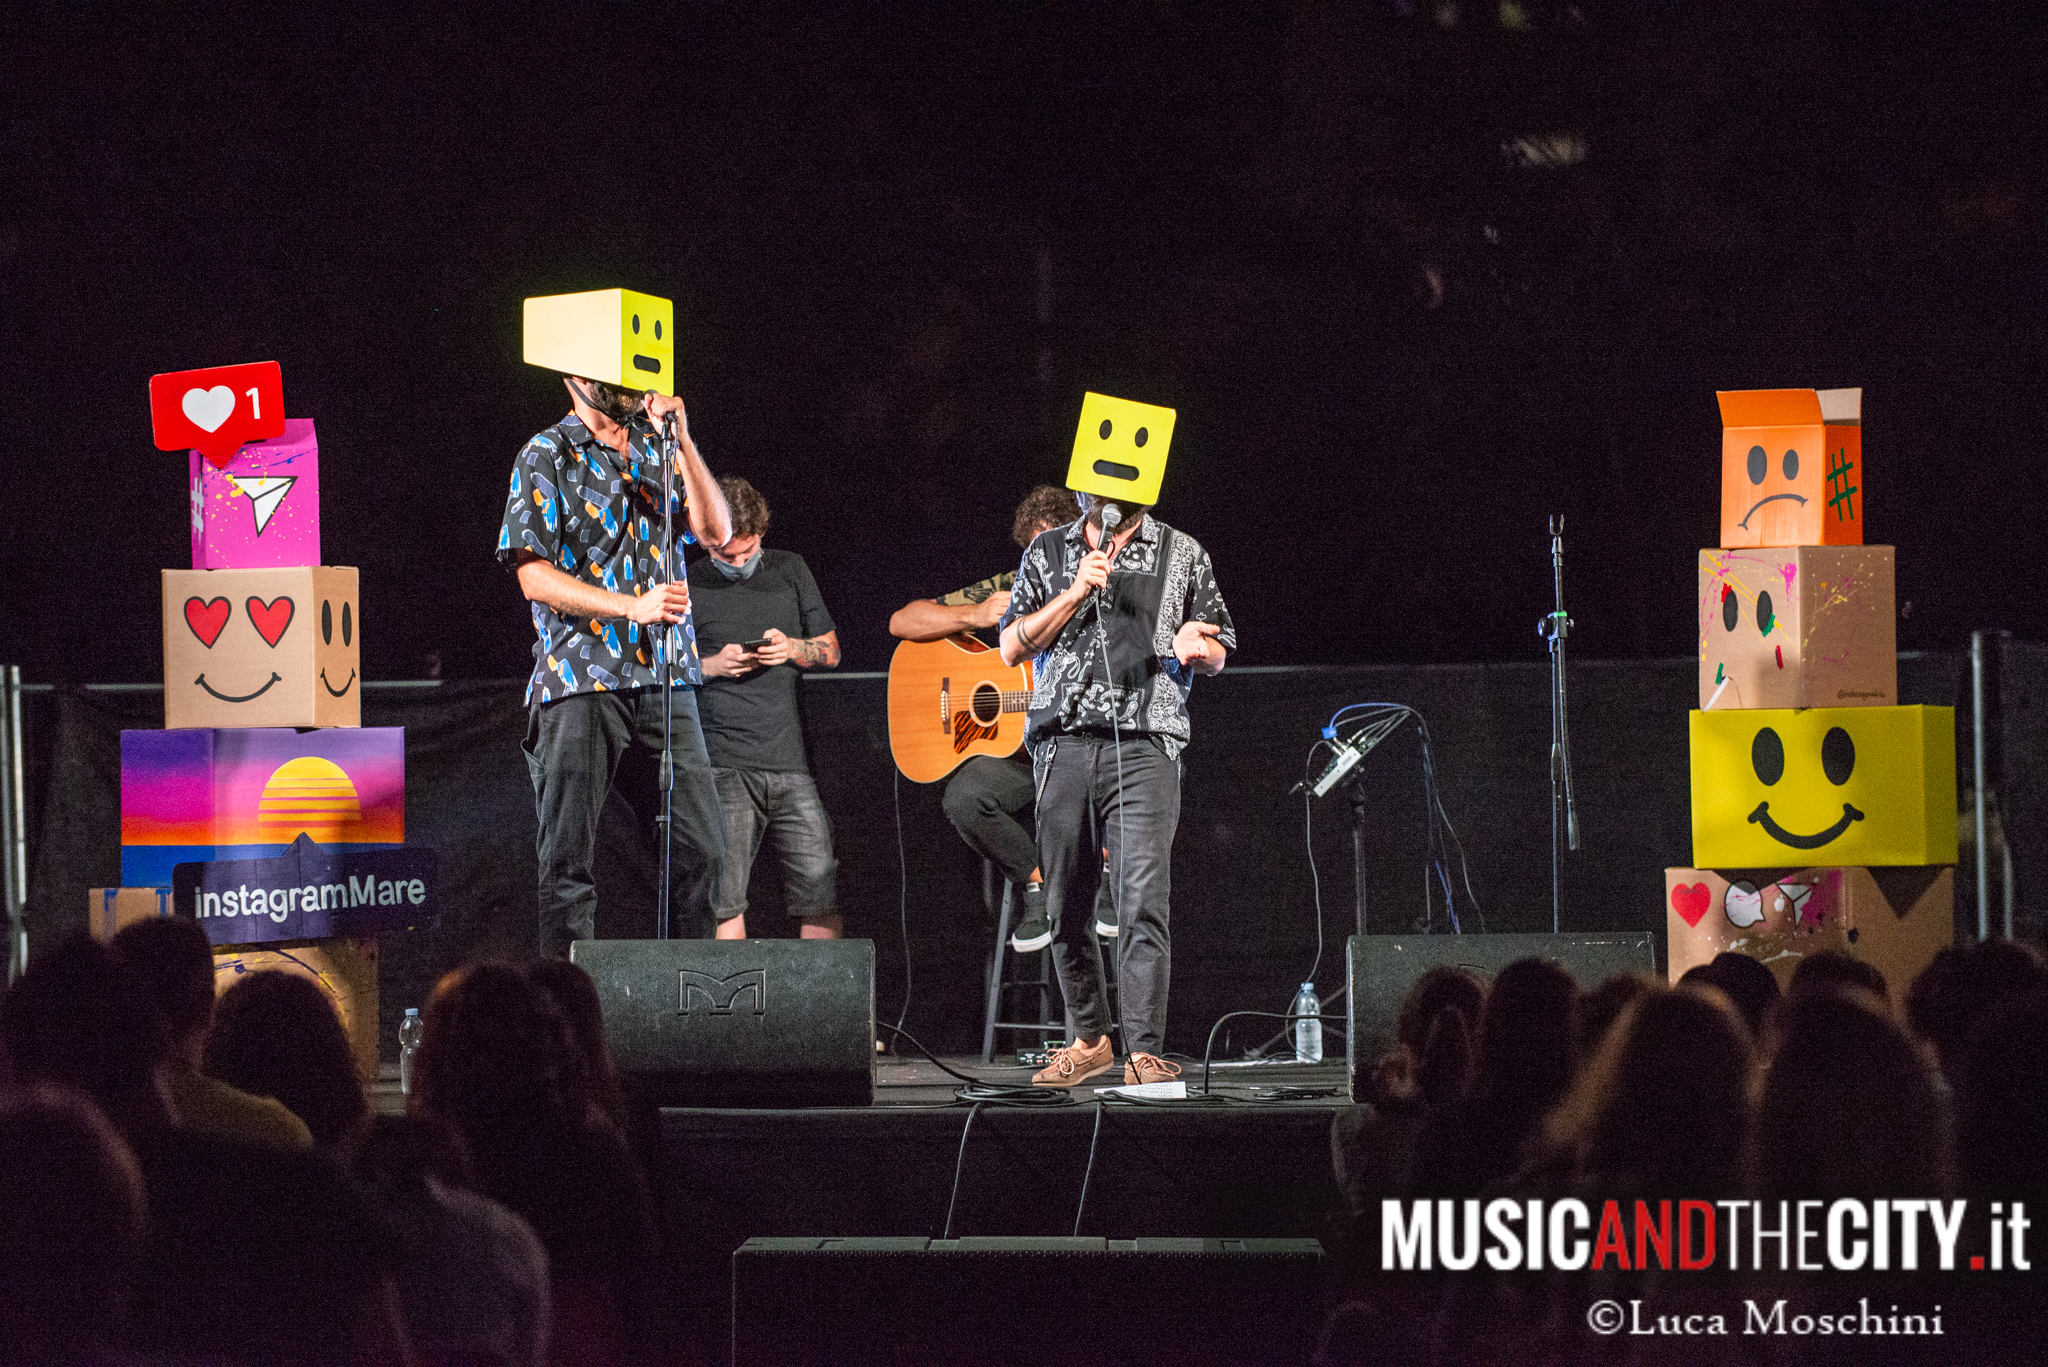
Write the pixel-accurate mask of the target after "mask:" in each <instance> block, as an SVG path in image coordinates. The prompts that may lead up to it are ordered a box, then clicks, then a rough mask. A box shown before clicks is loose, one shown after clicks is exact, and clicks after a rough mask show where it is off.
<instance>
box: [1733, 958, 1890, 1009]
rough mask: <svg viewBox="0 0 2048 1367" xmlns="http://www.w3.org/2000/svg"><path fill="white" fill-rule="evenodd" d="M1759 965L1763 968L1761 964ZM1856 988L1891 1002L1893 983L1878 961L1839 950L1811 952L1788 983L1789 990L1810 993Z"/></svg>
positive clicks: (1794, 971)
mask: <svg viewBox="0 0 2048 1367" xmlns="http://www.w3.org/2000/svg"><path fill="white" fill-rule="evenodd" d="M1758 967H1760V968H1761V967H1762V965H1761V964H1759V965H1758ZM1817 987H1821V988H1837V987H1854V988H1860V989H1861V990H1863V991H1865V992H1869V993H1871V994H1873V995H1874V996H1876V997H1877V999H1878V1000H1879V1001H1890V1000H1891V998H1890V997H1889V996H1888V995H1887V993H1888V992H1889V991H1890V986H1889V985H1888V984H1887V983H1886V982H1885V980H1884V974H1883V973H1881V972H1879V971H1878V969H1877V966H1876V965H1874V964H1867V963H1865V962H1863V961H1862V960H1861V959H1852V958H1850V957H1849V956H1848V955H1847V954H1844V953H1842V951H1840V950H1839V949H1826V950H1822V951H1821V952H1820V953H1818V954H1809V955H1807V956H1806V957H1805V958H1803V959H1801V960H1800V961H1799V964H1798V966H1797V967H1796V968H1794V969H1793V970H1792V981H1791V982H1790V983H1789V984H1787V987H1786V991H1787V992H1788V993H1797V992H1810V991H1812V990H1813V989H1815V988H1817Z"/></svg>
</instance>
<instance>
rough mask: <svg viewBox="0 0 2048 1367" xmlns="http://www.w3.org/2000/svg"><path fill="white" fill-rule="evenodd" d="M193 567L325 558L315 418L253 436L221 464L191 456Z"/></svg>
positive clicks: (285, 563)
mask: <svg viewBox="0 0 2048 1367" xmlns="http://www.w3.org/2000/svg"><path fill="white" fill-rule="evenodd" d="M190 461H191V465H190V489H191V495H192V568H193V569H195V570H254V569H265V568H271V567H278V566H299V565H317V564H319V563H320V442H319V439H318V438H317V437H316V436H315V435H314V432H313V420H312V419H311V418H293V419H291V420H290V421H288V422H286V423H285V428H284V432H283V434H282V435H280V436H278V437H276V438H274V439H272V440H268V441H252V442H250V443H249V444H248V445H246V446H243V447H241V448H240V449H238V450H237V451H236V452H235V453H234V455H233V456H232V457H231V458H230V459H229V460H228V461H227V462H226V463H225V464H219V463H216V462H214V461H212V460H209V459H207V457H206V456H205V455H204V454H202V453H201V452H200V451H198V450H197V449H195V450H193V451H192V453H191V456H190Z"/></svg>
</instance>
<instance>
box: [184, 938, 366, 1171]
mask: <svg viewBox="0 0 2048 1367" xmlns="http://www.w3.org/2000/svg"><path fill="white" fill-rule="evenodd" d="M206 1071H207V1072H208V1073H210V1074H211V1075H213V1076H214V1077H217V1078H219V1079H220V1080H221V1081H222V1082H225V1083H228V1084H229V1085H230V1086H234V1087H240V1088H241V1089H242V1090H243V1091H245V1092H253V1093H255V1094H256V1095H257V1096H274V1097H276V1098H277V1099H278V1100H279V1101H281V1102H283V1103H284V1104H285V1105H286V1106H287V1107H288V1108H290V1110H291V1112H292V1113H293V1114H294V1115H296V1116H298V1117H299V1119H301V1120H303V1121H305V1122H306V1128H307V1129H309V1130H311V1131H312V1132H313V1142H314V1143H315V1144H317V1145H319V1146H321V1147H322V1148H332V1147H333V1146H334V1145H336V1144H337V1143H339V1142H340V1141H341V1139H342V1138H343V1136H345V1135H346V1134H347V1133H348V1131H349V1129H350V1127H352V1126H354V1125H357V1124H360V1123H361V1122H362V1120H363V1118H364V1117H365V1116H367V1115H368V1114H369V1113H370V1107H369V1103H368V1101H367V1100H366V1099H365V1097H364V1096H363V1084H362V1079H361V1077H360V1076H359V1075H358V1074H357V1072H356V1059H355V1052H354V1050H352V1049H351V1048H350V1047H349V1042H348V1032H347V1030H346V1029H344V1028H343V1026H342V1023H341V1017H340V1015H339V1014H338V1013H336V1011H335V1009H334V1003H333V1002H332V1001H331V1000H329V998H328V996H327V991H326V989H324V988H323V987H321V986H320V984H319V983H317V982H315V981H314V980H313V979H311V978H308V977H304V976H302V975H300V974H297V973H285V972H280V971H275V970H273V971H268V972H261V973H250V974H247V975H245V976H244V977H242V978H240V979H237V980H236V982H235V983H234V985H233V986H231V987H229V988H228V990H227V991H226V992H224V993H222V994H221V999H220V1005H219V1006H218V1007H217V1008H216V1009H215V1012H214V1019H213V1033H212V1034H211V1035H209V1036H208V1037H207V1041H206Z"/></svg>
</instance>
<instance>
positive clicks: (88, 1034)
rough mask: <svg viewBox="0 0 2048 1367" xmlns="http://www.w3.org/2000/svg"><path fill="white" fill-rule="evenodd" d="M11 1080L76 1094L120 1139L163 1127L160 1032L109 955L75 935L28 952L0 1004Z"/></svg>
mask: <svg viewBox="0 0 2048 1367" xmlns="http://www.w3.org/2000/svg"><path fill="white" fill-rule="evenodd" d="M0 1047H4V1048H5V1049H6V1051H7V1058H8V1062H9V1063H10V1064H11V1065H12V1066H13V1070H14V1075H15V1079H16V1080H17V1081H18V1082H21V1083H23V1084H30V1083H37V1082H44V1083H54V1084H56V1085H58V1086H63V1087H69V1088H71V1089H72V1090H74V1091H77V1092H81V1093H83V1094H84V1095H85V1096H87V1097H88V1098H90V1099H91V1100H92V1102H93V1103H94V1104H95V1105H97V1106H98V1107H99V1108H100V1110H101V1111H102V1112H103V1113H104V1114H105V1115H106V1117H107V1119H109V1120H111V1121H113V1122H114V1125H115V1126H116V1127H117V1128H118V1129H120V1130H121V1131H122V1132H123V1134H124V1136H126V1137H128V1138H131V1139H132V1138H134V1137H135V1135H136V1134H137V1133H139V1132H141V1131H144V1130H154V1129H161V1128H164V1127H167V1126H169V1125H170V1124H171V1123H172V1121H171V1105H170V1099H169V1097H168V1095H167V1094H166V1093H165V1091H164V1088H163V1083H162V1079H161V1077H160V1075H159V1073H158V1070H157V1062H158V1060H159V1059H160V1058H161V1057H162V1056H163V1048H164V1043H163V1030H162V1027H161V1026H160V1025H159V1024H158V1023H157V1019H156V1015H155V1012H154V1011H153V1010H152V1009H151V1008H150V1006H149V1004H148V1002H147V1000H146V999H145V998H144V996H143V994H142V993H141V991H140V990H138V989H137V988H136V987H135V986H134V985H133V984H131V983H130V982H129V981H128V980H127V977H126V974H125V973H124V971H123V970H122V969H121V967H120V965H119V964H118V963H117V962H116V961H115V958H114V954H113V951H112V950H110V949H108V948H107V946H105V945H103V944H100V943H98V942H97V941H95V940H93V939H91V938H90V937H89V936H87V935H85V934H84V933H83V932H81V933H79V934H77V935H74V936H72V937H70V938H69V939H65V940H61V941H59V942H58V943H56V944H54V945H52V946H50V947H49V948H48V949H45V950H42V951H41V952H40V953H37V954H35V955H33V956H32V957H31V958H30V959H29V963H28V968H27V970H26V971H25V972H24V973H23V974H22V975H21V976H20V977H19V978H17V979H15V982H14V986H13V987H11V988H9V989H8V991H7V998H6V1001H5V1002H4V1003H0Z"/></svg>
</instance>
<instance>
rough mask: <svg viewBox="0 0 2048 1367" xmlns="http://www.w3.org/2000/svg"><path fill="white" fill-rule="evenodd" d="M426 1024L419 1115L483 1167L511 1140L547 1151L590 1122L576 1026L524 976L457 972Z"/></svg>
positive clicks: (496, 967)
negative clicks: (458, 1139)
mask: <svg viewBox="0 0 2048 1367" xmlns="http://www.w3.org/2000/svg"><path fill="white" fill-rule="evenodd" d="M422 1020H423V1021H424V1028H423V1030H422V1031H421V1037H420V1047H419V1053H418V1054H417V1055H416V1056H415V1057H414V1059H413V1091H412V1109H414V1110H416V1111H420V1112H424V1113H425V1114H427V1115H430V1116H432V1117H434V1118H436V1119H438V1120H441V1121H443V1122H445V1123H446V1124H448V1125H449V1126H451V1127H452V1128H453V1129H454V1130H455V1132H456V1133H457V1134H459V1135H461V1136H462V1138H463V1141H464V1142H465V1143H466V1144H467V1145H468V1146H469V1149H470V1153H471V1156H472V1158H473V1159H474V1160H475V1161H476V1162H477V1163H478V1165H479V1166H480V1167H482V1166H486V1156H487V1154H488V1152H489V1151H491V1150H492V1149H493V1148H495V1147H496V1146H497V1145H498V1144H500V1143H502V1142H512V1141H522V1136H523V1137H525V1138H527V1139H531V1140H532V1141H533V1142H535V1143H539V1142H543V1141H544V1140H546V1139H549V1138H552V1137H556V1136H560V1135H562V1134H565V1133H570V1132H575V1131H578V1130H581V1129H582V1128H583V1126H584V1125H585V1123H586V1122H587V1120H588V1118H589V1116H590V1113H591V1093H590V1084H589V1082H588V1080H587V1078H586V1076H585V1071H584V1065H583V1056H582V1053H581V1051H580V1050H578V1049H577V1047H576V1042H575V1039H574V1037H573V1035H572V1034H571V1032H570V1028H569V1023H568V1021H567V1020H566V1019H564V1017H563V1015H562V1012H561V1009H560V1008H559V1007H557V1006H556V1005H555V1002H554V998H552V997H551V996H549V995H548V994H547V993H546V992H545V991H543V990H542V989H541V988H540V987H539V986H537V985H536V984H534V983H533V982H531V981H530V980H528V979H527V977H526V976H525V975H524V974H523V973H521V972H520V971H519V970H518V969H516V968H511V967H508V966H506V965H504V964H470V965H468V966H467V967H464V968H458V969H456V970H455V971H454V972H453V973H450V974H449V975H447V976H446V977H444V978H443V979H441V981H440V982H439V983H438V984H436V985H435V987H434V991H433V994H432V995H431V996H429V997H428V998H427V1006H426V1010H425V1011H424V1012H423V1013H422Z"/></svg>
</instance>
